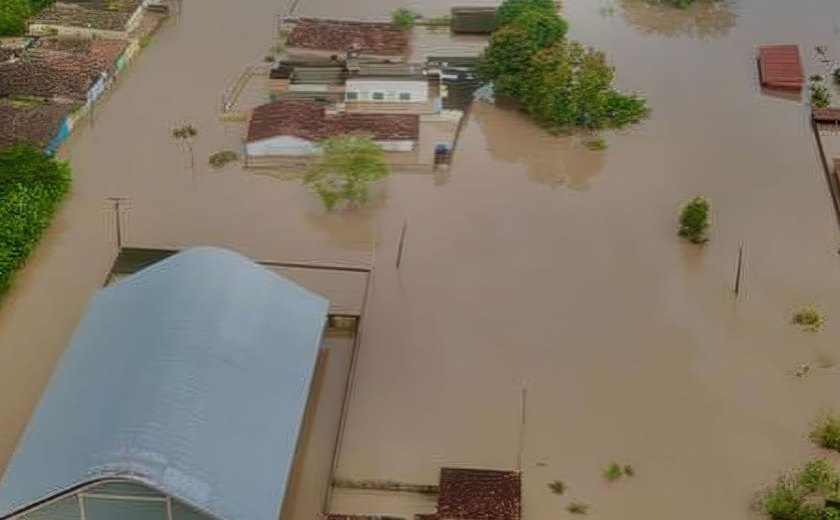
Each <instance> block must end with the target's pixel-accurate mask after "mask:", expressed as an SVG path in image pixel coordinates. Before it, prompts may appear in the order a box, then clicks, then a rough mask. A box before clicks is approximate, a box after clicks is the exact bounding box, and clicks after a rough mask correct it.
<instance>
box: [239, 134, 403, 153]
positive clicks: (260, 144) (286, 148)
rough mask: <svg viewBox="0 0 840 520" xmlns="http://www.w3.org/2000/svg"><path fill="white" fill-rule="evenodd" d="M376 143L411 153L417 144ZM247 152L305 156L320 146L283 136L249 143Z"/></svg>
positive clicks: (400, 142) (314, 151) (387, 150)
mask: <svg viewBox="0 0 840 520" xmlns="http://www.w3.org/2000/svg"><path fill="white" fill-rule="evenodd" d="M374 142H375V143H376V144H378V145H379V146H380V147H381V148H382V149H383V150H385V151H386V152H411V151H413V150H414V146H415V144H416V142H415V141H413V140H400V141H374ZM245 150H246V153H247V154H248V156H249V157H266V156H273V155H283V156H303V155H311V154H314V153H318V146H317V144H316V143H313V142H312V141H307V140H306V139H300V138H298V137H292V136H288V135H283V136H278V137H272V138H269V139H263V140H261V141H254V142H253V143H248V144H247V145H246V146H245Z"/></svg>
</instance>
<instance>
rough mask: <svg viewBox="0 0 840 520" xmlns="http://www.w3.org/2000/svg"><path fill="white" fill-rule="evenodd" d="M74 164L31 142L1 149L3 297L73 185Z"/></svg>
mask: <svg viewBox="0 0 840 520" xmlns="http://www.w3.org/2000/svg"><path fill="white" fill-rule="evenodd" d="M70 183H71V180H70V166H69V165H67V163H65V162H61V161H57V160H55V159H53V158H50V157H46V156H45V155H44V152H43V151H41V150H39V149H37V148H35V147H32V146H28V145H16V146H12V147H10V148H4V149H2V150H0V297H2V295H3V294H4V293H5V292H6V291H7V290H8V289H9V287H10V286H11V284H12V279H13V277H14V275H15V273H16V272H17V270H18V269H20V268H21V267H23V265H24V263H25V262H26V259H27V258H28V257H29V255H30V254H31V253H32V250H33V249H34V248H35V245H36V244H37V243H38V240H39V239H40V238H41V234H42V233H43V232H44V230H45V229H46V228H47V227H48V226H49V224H50V222H51V221H52V218H53V215H54V214H55V212H56V210H57V209H58V207H59V205H60V204H61V201H62V199H63V198H64V196H65V195H66V194H67V192H68V191H69V189H70Z"/></svg>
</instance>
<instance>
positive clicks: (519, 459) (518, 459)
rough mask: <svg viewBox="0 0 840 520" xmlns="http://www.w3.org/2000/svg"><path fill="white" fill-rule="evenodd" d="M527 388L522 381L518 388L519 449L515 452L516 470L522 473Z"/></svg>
mask: <svg viewBox="0 0 840 520" xmlns="http://www.w3.org/2000/svg"><path fill="white" fill-rule="evenodd" d="M527 397H528V387H527V386H526V385H525V381H524V380H523V381H522V383H521V386H520V387H519V449H518V450H517V452H516V469H517V470H519V471H522V457H523V454H524V453H525V400H526V398H527Z"/></svg>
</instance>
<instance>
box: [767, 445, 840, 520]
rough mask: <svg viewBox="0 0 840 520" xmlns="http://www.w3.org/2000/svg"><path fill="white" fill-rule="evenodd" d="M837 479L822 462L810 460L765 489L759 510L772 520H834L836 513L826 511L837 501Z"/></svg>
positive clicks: (838, 514) (839, 479) (831, 468)
mask: <svg viewBox="0 0 840 520" xmlns="http://www.w3.org/2000/svg"><path fill="white" fill-rule="evenodd" d="M838 491H840V476H838V474H837V470H836V469H835V468H834V466H832V465H831V463H829V462H828V461H827V460H826V459H814V460H812V461H810V462H809V463H808V464H806V465H805V467H804V468H803V469H802V470H800V471H798V472H793V473H789V474H786V475H783V476H782V477H780V478H779V480H778V481H777V482H776V485H775V486H773V487H772V488H770V489H768V490H767V492H766V493H765V494H764V497H763V500H762V506H763V507H762V509H763V510H764V512H765V513H766V514H767V516H769V517H770V518H772V519H773V520H838V519H840V511H837V510H835V509H830V508H826V507H825V506H824V504H825V499H826V498H829V499H832V500H836V499H837V494H838Z"/></svg>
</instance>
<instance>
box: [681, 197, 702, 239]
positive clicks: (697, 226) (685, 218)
mask: <svg viewBox="0 0 840 520" xmlns="http://www.w3.org/2000/svg"><path fill="white" fill-rule="evenodd" d="M679 220H680V230H679V235H680V236H681V237H684V238H687V239H689V240H690V241H692V242H694V243H695V244H702V243H704V242H706V240H707V239H706V230H707V229H708V228H709V201H708V200H706V198H705V197H694V198H693V199H691V200H690V201H688V203H686V204H685V205H684V206H683V208H682V210H681V211H680V219H679Z"/></svg>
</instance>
